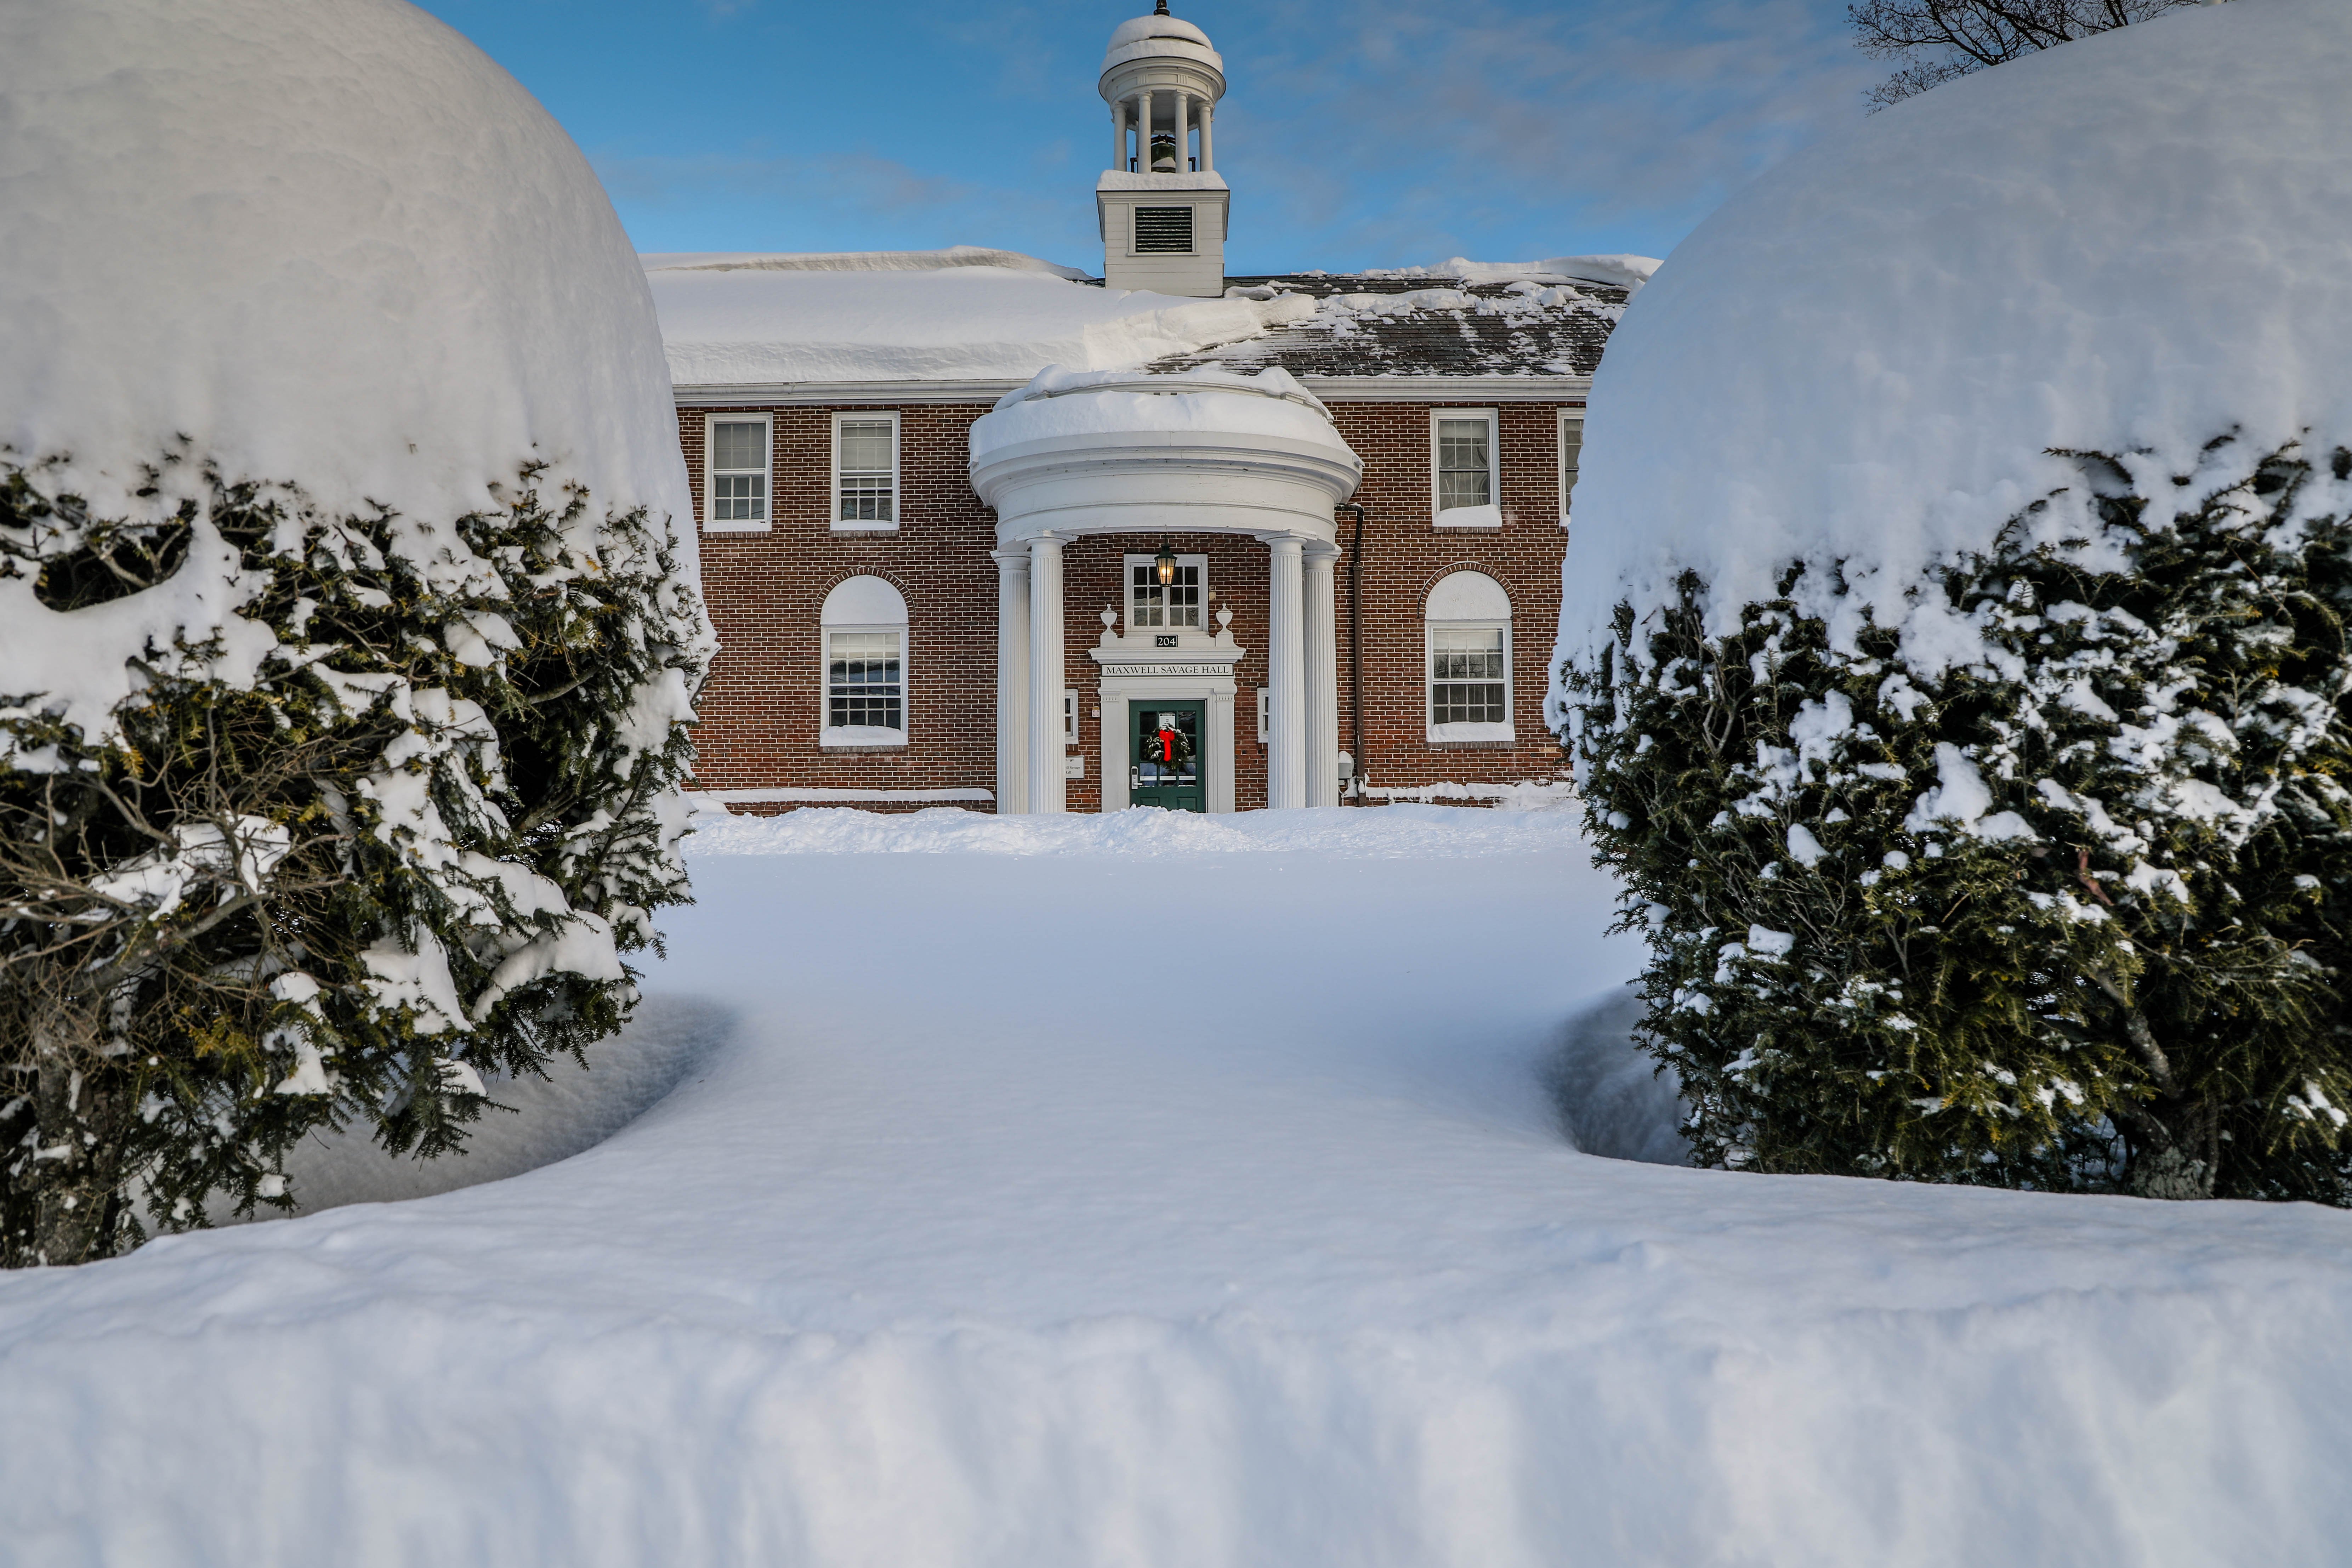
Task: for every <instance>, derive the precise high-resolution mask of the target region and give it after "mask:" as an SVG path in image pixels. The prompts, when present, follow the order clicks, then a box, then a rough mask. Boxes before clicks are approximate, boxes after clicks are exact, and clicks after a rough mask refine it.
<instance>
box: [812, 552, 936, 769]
mask: <svg viewBox="0 0 2352 1568" xmlns="http://www.w3.org/2000/svg"><path fill="white" fill-rule="evenodd" d="M817 619H818V623H819V637H820V638H821V639H822V647H821V650H820V652H819V654H818V663H819V671H818V679H819V682H820V685H819V697H818V700H819V702H820V704H821V708H820V713H821V715H822V717H821V718H820V721H819V724H820V728H819V730H818V732H817V743H818V744H819V745H821V746H827V747H858V748H865V747H877V746H904V745H905V744H906V743H907V710H908V705H909V703H910V702H911V701H912V700H913V689H912V686H911V683H910V676H911V663H912V658H911V656H912V652H913V650H912V649H910V648H909V647H908V646H907V595H906V594H905V593H904V592H903V591H901V589H900V588H899V586H898V584H896V583H893V582H891V581H890V580H889V579H888V578H887V577H877V576H874V575H871V574H861V575H858V576H854V577H845V578H843V579H842V580H841V581H840V582H838V583H835V584H834V585H833V591H832V592H831V593H828V594H827V595H825V596H824V608H823V609H822V610H821V611H819V613H818V616H817Z"/></svg>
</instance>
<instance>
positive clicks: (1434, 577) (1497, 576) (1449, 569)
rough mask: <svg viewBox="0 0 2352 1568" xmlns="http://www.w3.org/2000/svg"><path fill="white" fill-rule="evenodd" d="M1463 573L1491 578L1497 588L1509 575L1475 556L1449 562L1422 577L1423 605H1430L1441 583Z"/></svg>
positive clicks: (1491, 563) (1489, 562) (1493, 564)
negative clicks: (1472, 573)
mask: <svg viewBox="0 0 2352 1568" xmlns="http://www.w3.org/2000/svg"><path fill="white" fill-rule="evenodd" d="M1461 572H1475V573H1476V574H1478V575H1479V576H1481V577H1487V578H1491V579H1493V580H1494V582H1495V583H1496V585H1497V586H1500V585H1501V584H1502V582H1503V580H1504V577H1505V576H1506V575H1507V574H1506V573H1505V571H1504V569H1503V568H1501V567H1499V566H1497V565H1496V564H1495V563H1493V562H1491V561H1482V560H1479V559H1478V558H1476V557H1475V556H1471V557H1465V559H1463V560H1459V561H1449V562H1447V563H1445V564H1444V565H1443V566H1440V567H1437V568H1436V569H1434V570H1433V571H1430V572H1427V573H1424V574H1423V575H1422V579H1421V602H1422V603H1423V605H1427V604H1428V603H1429V596H1430V595H1432V594H1433V593H1435V592H1436V591H1437V585H1438V584H1440V583H1443V582H1444V581H1445V580H1446V579H1447V578H1448V577H1451V576H1453V575H1454V574H1456V573H1461Z"/></svg>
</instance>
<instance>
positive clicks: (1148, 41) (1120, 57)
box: [1102, 16, 1224, 76]
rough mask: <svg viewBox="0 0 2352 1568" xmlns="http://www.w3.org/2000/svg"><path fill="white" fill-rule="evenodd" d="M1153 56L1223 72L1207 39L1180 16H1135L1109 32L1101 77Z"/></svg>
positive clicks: (1217, 56)
mask: <svg viewBox="0 0 2352 1568" xmlns="http://www.w3.org/2000/svg"><path fill="white" fill-rule="evenodd" d="M1155 55H1171V56H1174V57H1176V58H1181V59H1188V60H1205V61H1206V62H1207V63H1208V64H1210V65H1213V66H1215V67H1217V68H1219V69H1220V70H1222V69H1223V66H1224V60H1223V58H1222V57H1221V56H1219V55H1218V53H1217V51H1216V47H1215V46H1214V45H1213V44H1211V43H1210V42H1209V35H1208V34H1206V33H1204V32H1202V31H1201V29H1200V28H1198V27H1196V26H1193V25H1192V23H1190V22H1187V21H1185V20H1184V19H1183V18H1182V17H1181V16H1136V17H1132V18H1130V19H1129V20H1127V21H1124V22H1121V23H1120V24H1119V25H1118V26H1116V27H1114V28H1112V29H1111V34H1110V42H1109V43H1108V45H1107V46H1105V47H1104V49H1103V63H1102V68H1103V74H1105V75H1106V76H1108V74H1109V73H1110V72H1111V70H1112V69H1113V68H1116V67H1118V66H1123V65H1125V64H1127V63H1128V62H1129V61H1130V60H1139V59H1147V58H1150V57H1152V56H1155Z"/></svg>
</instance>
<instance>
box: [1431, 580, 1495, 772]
mask: <svg viewBox="0 0 2352 1568" xmlns="http://www.w3.org/2000/svg"><path fill="white" fill-rule="evenodd" d="M1425 620H1426V626H1427V635H1428V649H1429V651H1428V654H1427V656H1426V657H1427V669H1428V675H1429V738H1430V740H1431V741H1432V742H1449V741H1451V742H1465V741H1510V740H1516V739H1517V732H1516V731H1514V730H1513V729H1512V727H1511V596H1510V595H1508V594H1507V593H1506V592H1504V590H1503V585H1502V584H1500V583H1497V582H1496V581H1495V579H1493V578H1492V577H1489V576H1487V575H1486V574H1485V573H1484V572H1454V573H1450V574H1447V575H1446V576H1445V577H1444V578H1443V579H1442V580H1440V581H1439V583H1438V584H1437V586H1435V587H1434V588H1432V589H1431V590H1430V591H1429V602H1428V605H1427V607H1426V612H1425Z"/></svg>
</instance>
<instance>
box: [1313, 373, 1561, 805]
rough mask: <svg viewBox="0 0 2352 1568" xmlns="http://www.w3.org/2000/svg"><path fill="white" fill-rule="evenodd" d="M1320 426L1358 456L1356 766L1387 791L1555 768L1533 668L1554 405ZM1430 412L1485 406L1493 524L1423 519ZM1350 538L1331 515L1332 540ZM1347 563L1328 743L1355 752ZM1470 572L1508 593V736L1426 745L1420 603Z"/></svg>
mask: <svg viewBox="0 0 2352 1568" xmlns="http://www.w3.org/2000/svg"><path fill="white" fill-rule="evenodd" d="M1330 407H1331V419H1332V423H1334V424H1335V425H1337V426H1339V434H1340V436H1341V437H1343V438H1344V439H1345V440H1346V441H1347V443H1348V445H1349V446H1350V447H1354V448H1355V450H1356V455H1357V456H1358V457H1360V458H1363V459H1364V482H1363V485H1362V487H1361V488H1360V489H1358V490H1357V492H1356V497H1355V499H1356V500H1359V501H1361V502H1362V503H1363V504H1364V506H1365V508H1366V509H1367V510H1370V513H1371V521H1370V524H1369V526H1368V527H1367V528H1366V530H1365V533H1364V558H1363V563H1362V567H1361V574H1362V594H1363V623H1364V666H1363V667H1364V743H1363V749H1362V750H1361V751H1360V752H1356V760H1357V765H1358V767H1359V768H1360V769H1361V770H1363V771H1364V772H1365V773H1366V774H1367V775H1368V778H1367V782H1369V783H1370V784H1374V785H1376V786H1385V787H1390V788H1397V787H1412V786H1417V785H1423V784H1438V783H1442V782H1444V781H1445V780H1449V779H1451V780H1455V781H1458V782H1460V783H1463V784H1511V783H1516V782H1517V781H1520V780H1524V779H1547V778H1551V777H1553V776H1555V775H1556V774H1558V773H1559V772H1560V771H1561V769H1562V767H1563V766H1564V764H1565V757H1564V753H1563V752H1561V750H1560V746H1559V741H1558V740H1557V739H1556V738H1555V737H1554V736H1552V735H1551V734H1550V733H1549V731H1546V730H1545V729H1544V727H1543V697H1544V685H1545V677H1546V668H1545V667H1546V663H1547V661H1548V660H1549V658H1551V645H1552V637H1553V635H1554V634H1555V633H1556V632H1557V630H1558V629H1559V563H1560V557H1561V556H1562V554H1564V553H1565V552H1566V551H1567V547H1568V532H1567V531H1566V530H1565V529H1563V528H1561V527H1560V525H1559V407H1558V406H1555V405H1549V404H1530V403H1522V404H1510V403H1506V404H1502V405H1493V404H1479V403H1475V402H1469V401H1465V402H1462V403H1458V404H1444V405H1440V404H1419V403H1334V404H1332V405H1330ZM1433 407H1465V408H1477V407H1492V408H1496V423H1497V429H1496V453H1497V458H1498V461H1497V464H1496V470H1497V479H1498V481H1499V482H1498V484H1497V489H1498V491H1499V494H1498V497H1497V499H1498V500H1499V501H1500V503H1501V507H1502V512H1503V526H1502V527H1501V528H1499V529H1440V528H1437V527H1435V526H1433V524H1432V521H1431V518H1432V516H1433V505H1434V497H1433V493H1432V491H1433V481H1432V478H1431V462H1430V420H1431V412H1430V411H1431V409H1432V408H1433ZM1354 536H1355V521H1354V518H1353V516H1352V515H1351V514H1349V513H1344V512H1343V513H1341V514H1340V517H1339V542H1340V544H1341V545H1342V546H1343V547H1344V546H1346V545H1347V544H1349V542H1350V541H1352V540H1353V538H1354ZM1338 570H1339V745H1340V749H1341V750H1343V751H1349V752H1355V751H1356V748H1355V736H1354V731H1353V725H1352V717H1353V715H1352V712H1351V710H1350V709H1349V695H1348V694H1349V646H1350V645H1349V627H1348V573H1349V560H1348V557H1347V556H1346V555H1344V554H1343V555H1342V556H1341V557H1340V559H1339V568H1338ZM1465 570H1467V571H1476V572H1484V573H1486V574H1487V575H1488V576H1490V577H1492V578H1494V579H1495V580H1496V582H1498V583H1500V584H1502V585H1503V588H1504V590H1505V591H1506V592H1507V593H1508V594H1509V595H1510V596H1511V678H1512V679H1511V720H1512V727H1513V731H1514V732H1515V733H1516V734H1517V737H1518V739H1517V741H1516V742H1479V743H1474V744H1453V745H1442V746H1433V745H1432V744H1430V742H1429V738H1428V736H1429V729H1428V717H1427V715H1428V678H1427V674H1426V671H1425V668H1424V664H1423V661H1424V659H1425V658H1427V643H1426V641H1425V639H1424V637H1423V606H1424V605H1425V604H1426V603H1427V601H1428V597H1429V591H1430V589H1432V588H1433V587H1435V586H1436V585H1437V583H1438V581H1439V579H1441V578H1443V577H1444V576H1445V575H1446V574H1448V573H1451V572H1459V571H1465Z"/></svg>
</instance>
